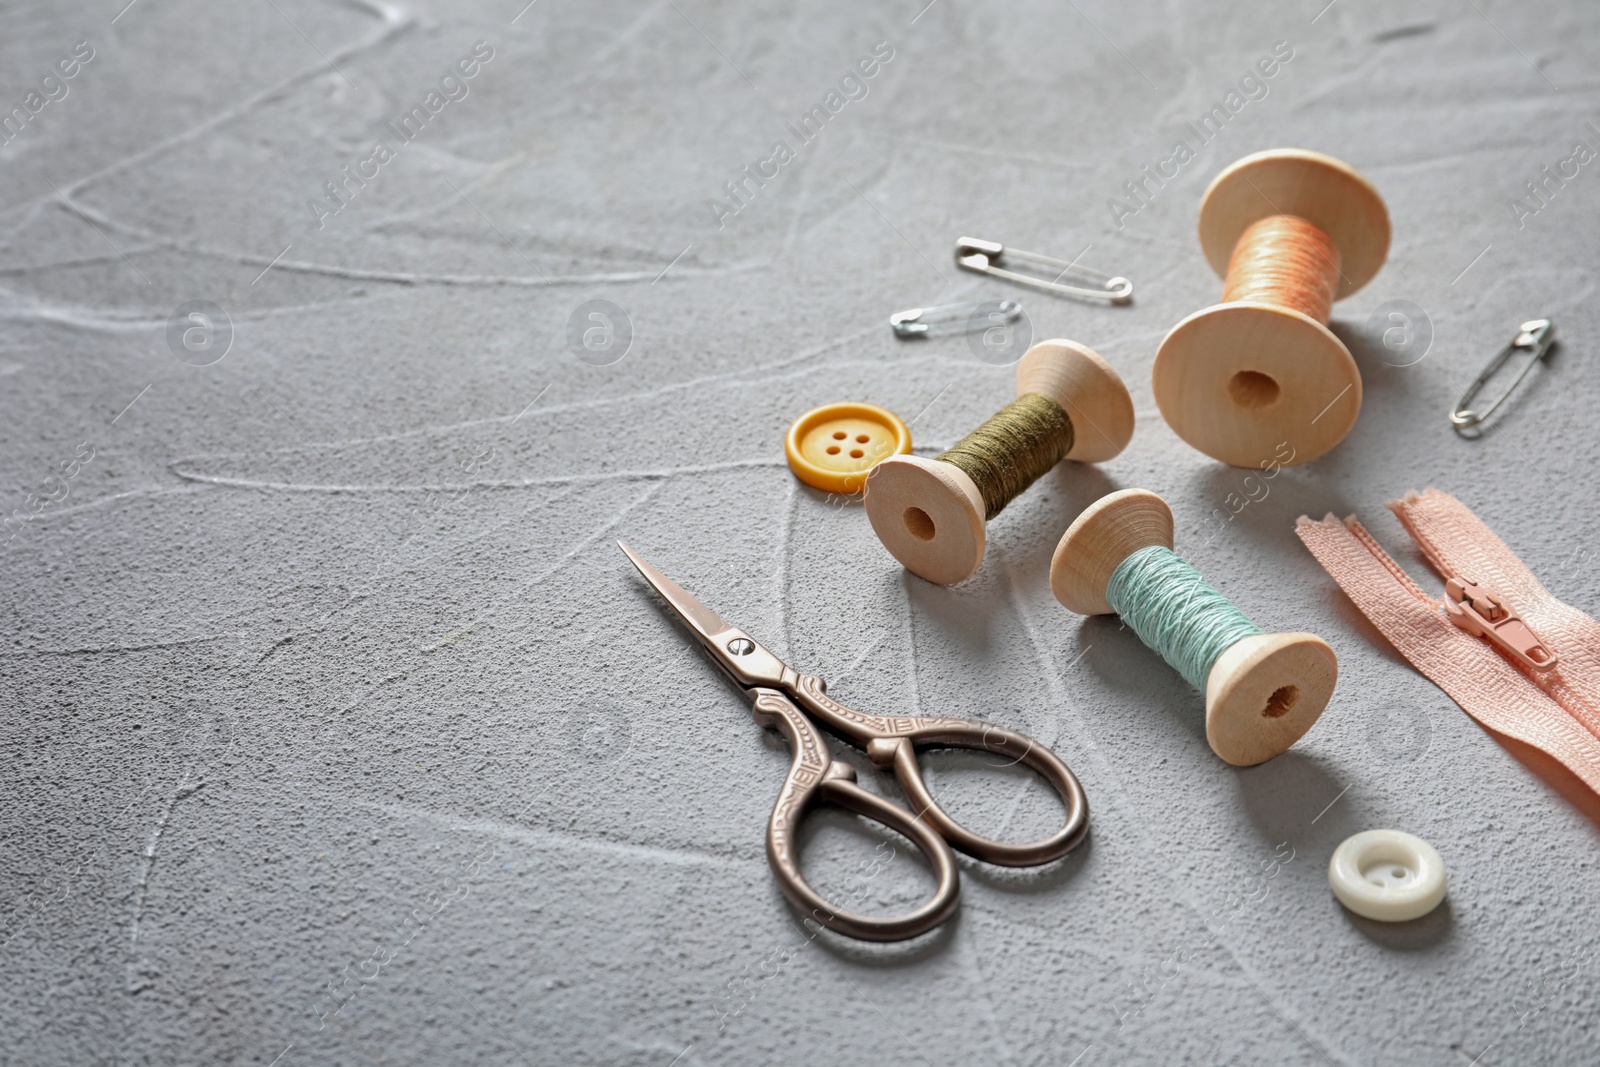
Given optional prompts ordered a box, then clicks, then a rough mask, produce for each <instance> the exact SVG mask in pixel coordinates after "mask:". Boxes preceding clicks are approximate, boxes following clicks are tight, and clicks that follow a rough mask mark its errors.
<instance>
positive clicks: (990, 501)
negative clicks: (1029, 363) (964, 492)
mask: <svg viewBox="0 0 1600 1067" xmlns="http://www.w3.org/2000/svg"><path fill="white" fill-rule="evenodd" d="M1070 451H1072V420H1071V419H1070V418H1068V417H1067V413H1066V412H1065V411H1063V410H1061V405H1060V404H1057V403H1056V402H1055V401H1054V400H1052V399H1050V398H1049V397H1048V396H1045V395H1044V394H1043V393H1023V394H1022V395H1021V396H1019V397H1017V398H1016V399H1015V400H1013V401H1012V402H1011V403H1009V404H1007V405H1006V406H1005V407H1003V408H1001V409H1000V410H999V411H997V412H995V413H994V415H993V416H992V417H991V418H990V419H989V421H988V422H985V423H984V424H983V425H982V426H979V427H978V428H977V429H976V430H973V431H972V432H971V433H969V434H967V436H965V437H963V438H962V439H961V440H959V441H957V442H956V443H955V445H954V447H952V448H951V449H950V450H949V451H947V452H945V453H944V454H943V455H941V456H940V457H939V459H940V460H941V461H942V462H945V463H949V464H953V465H954V466H956V467H959V468H960V469H961V472H962V473H963V474H965V475H966V476H967V477H968V478H971V479H972V484H974V485H976V486H977V487H978V492H979V493H980V494H981V495H982V496H983V509H984V516H983V517H984V518H985V519H992V518H994V517H995V516H996V515H998V514H1000V509H1001V508H1003V507H1005V506H1006V505H1007V504H1009V503H1011V501H1013V500H1015V499H1016V498H1017V497H1018V496H1019V495H1021V493H1022V491H1023V490H1024V489H1026V488H1028V486H1030V485H1032V484H1033V483H1034V481H1035V480H1037V479H1038V478H1039V477H1040V476H1041V475H1043V474H1044V473H1045V472H1046V471H1048V470H1049V469H1050V468H1051V467H1054V466H1055V465H1056V464H1057V463H1060V462H1061V460H1062V458H1063V457H1065V456H1066V454H1067V453H1068V452H1070Z"/></svg>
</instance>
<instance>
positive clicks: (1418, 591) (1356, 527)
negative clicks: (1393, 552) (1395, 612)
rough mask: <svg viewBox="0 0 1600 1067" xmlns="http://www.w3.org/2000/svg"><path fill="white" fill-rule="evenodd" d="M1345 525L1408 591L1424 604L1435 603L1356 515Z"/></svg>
mask: <svg viewBox="0 0 1600 1067" xmlns="http://www.w3.org/2000/svg"><path fill="white" fill-rule="evenodd" d="M1402 521H1404V520H1402ZM1344 525H1345V529H1347V530H1349V531H1350V533H1351V535H1352V536H1353V537H1355V539H1356V540H1357V541H1360V542H1361V545H1362V547H1363V548H1365V549H1366V550H1367V551H1368V552H1371V553H1372V555H1373V557H1374V558H1375V559H1377V561H1378V562H1379V563H1381V564H1383V568H1384V570H1386V571H1388V572H1389V573H1390V574H1392V575H1394V579H1395V581H1397V582H1399V583H1400V584H1401V585H1402V586H1404V587H1405V589H1406V591H1407V592H1409V593H1410V594H1411V595H1412V596H1414V597H1416V598H1417V599H1418V600H1420V601H1422V602H1423V603H1424V604H1430V605H1431V604H1433V602H1434V601H1433V597H1431V596H1429V595H1428V594H1427V593H1425V592H1423V591H1422V586H1420V585H1418V584H1417V583H1416V582H1414V581H1412V579H1411V575H1409V574H1407V573H1406V572H1405V570H1404V569H1403V568H1402V567H1401V566H1400V564H1398V563H1396V562H1395V561H1394V559H1393V558H1392V557H1391V556H1390V555H1389V553H1387V552H1385V551H1384V550H1383V546H1382V545H1380V544H1378V541H1377V539H1376V538H1375V537H1373V536H1372V535H1371V534H1370V533H1368V532H1367V528H1366V527H1365V526H1363V525H1361V523H1360V522H1358V521H1356V517H1355V516H1354V515H1352V516H1350V517H1349V518H1348V519H1345V520H1344ZM1407 529H1409V527H1407ZM1412 536H1413V537H1414V536H1416V535H1415V534H1413V535H1412Z"/></svg>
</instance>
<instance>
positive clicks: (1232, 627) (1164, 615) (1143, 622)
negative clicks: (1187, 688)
mask: <svg viewBox="0 0 1600 1067" xmlns="http://www.w3.org/2000/svg"><path fill="white" fill-rule="evenodd" d="M1106 602H1107V603H1108V604H1110V605H1111V609H1112V610H1113V611H1115V612H1116V613H1117V614H1118V615H1120V616H1122V621H1123V622H1125V623H1127V624H1128V625H1129V626H1131V627H1133V632H1134V633H1136V634H1138V635H1139V640H1141V641H1143V642H1144V643H1145V644H1146V645H1148V646H1150V647H1151V648H1153V649H1155V650H1156V651H1157V652H1159V653H1161V658H1162V659H1164V660H1166V661H1167V662H1168V663H1170V664H1171V665H1172V666H1173V668H1175V669H1176V670H1177V672H1178V673H1179V674H1181V675H1183V676H1184V678H1186V679H1188V682H1189V684H1190V685H1192V686H1194V687H1195V688H1196V689H1198V690H1200V691H1201V692H1202V693H1203V692H1205V691H1206V678H1207V676H1208V675H1210V673H1211V668H1212V666H1214V665H1215V664H1216V662H1217V658H1218V657H1219V656H1221V655H1222V654H1223V653H1224V652H1226V651H1227V650H1228V649H1230V648H1232V647H1233V646H1234V645H1236V644H1238V643H1239V642H1240V641H1242V640H1244V639H1245V638H1246V637H1250V636H1253V635H1255V634H1259V633H1263V632H1264V631H1263V630H1262V629H1261V628H1260V627H1258V626H1257V625H1256V624H1255V623H1253V622H1251V621H1250V620H1249V619H1247V618H1245V615H1244V612H1242V611H1240V610H1239V609H1238V608H1237V607H1235V606H1234V604H1233V601H1231V600H1229V599H1228V598H1227V597H1225V596H1223V595H1222V594H1221V593H1219V592H1217V591H1216V590H1215V589H1213V588H1211V586H1210V585H1208V584H1207V583H1206V580H1205V579H1204V578H1203V577H1201V576H1200V572H1199V571H1197V570H1195V569H1194V568H1193V567H1191V566H1189V565H1188V564H1187V563H1185V562H1184V561H1183V560H1181V559H1179V558H1178V557H1177V555H1176V554H1174V553H1173V551H1172V549H1170V548H1167V547H1166V546H1165V545H1149V546H1147V547H1145V548H1141V549H1140V550H1139V551H1137V552H1135V553H1133V555H1131V556H1129V557H1128V558H1127V559H1125V560H1123V561H1122V562H1121V563H1119V564H1117V569H1116V570H1114V571H1112V572H1111V580H1110V581H1109V582H1107V583H1106Z"/></svg>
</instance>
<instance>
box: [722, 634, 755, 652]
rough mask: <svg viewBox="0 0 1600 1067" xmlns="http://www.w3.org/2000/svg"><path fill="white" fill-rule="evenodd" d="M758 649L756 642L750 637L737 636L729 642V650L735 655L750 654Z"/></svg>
mask: <svg viewBox="0 0 1600 1067" xmlns="http://www.w3.org/2000/svg"><path fill="white" fill-rule="evenodd" d="M755 650H756V643H755V642H754V641H752V640H750V639H749V638H748V637H735V638H734V639H733V640H732V641H729V642H728V651H729V652H732V653H733V654H734V655H735V656H748V655H749V654H750V653H752V652H754V651H755Z"/></svg>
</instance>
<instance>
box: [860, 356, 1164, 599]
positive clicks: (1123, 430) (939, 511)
mask: <svg viewBox="0 0 1600 1067" xmlns="http://www.w3.org/2000/svg"><path fill="white" fill-rule="evenodd" d="M1028 393H1043V394H1044V395H1045V396H1048V397H1049V398H1050V399H1052V400H1053V401H1055V402H1056V403H1057V404H1058V405H1060V407H1061V410H1062V411H1064V412H1066V414H1067V417H1068V418H1069V419H1070V420H1071V422H1072V447H1071V448H1070V449H1069V450H1068V451H1067V453H1066V456H1065V458H1066V459H1070V460H1076V461H1078V462H1080V463H1099V462H1102V461H1104V460H1108V459H1110V458H1111V457H1113V456H1115V455H1117V454H1118V453H1119V452H1121V451H1122V450H1123V449H1124V448H1126V447H1127V446H1128V441H1129V440H1130V439H1131V438H1132V437H1133V399H1132V398H1131V397H1130V396H1129V395H1128V387H1127V386H1126V385H1124V384H1123V382H1122V378H1121V377H1120V376H1119V375H1118V374H1117V372H1116V371H1115V370H1113V369H1112V368H1111V365H1110V364H1109V363H1107V362H1106V361H1105V360H1104V359H1103V358H1101V356H1100V355H1099V353H1097V352H1095V351H1094V350H1093V349H1091V348H1088V347H1087V346H1085V345H1080V344H1078V343H1077V342H1075V341H1063V340H1055V341H1041V342H1039V343H1038V344H1036V345H1034V346H1033V347H1032V348H1030V349H1028V351H1027V353H1026V354H1024V355H1023V357H1022V359H1021V360H1020V361H1019V362H1018V363H1017V396H1018V397H1022V396H1024V395H1026V394H1028ZM1002 506H1004V505H1002ZM866 510H867V518H868V519H870V520H871V522H872V529H873V532H874V533H876V534H877V535H878V540H879V541H882V542H883V545H884V547H885V548H887V549H888V550H889V552H890V553H891V554H892V555H893V556H894V558H895V559H897V560H899V561H900V562H901V563H902V564H903V565H904V566H905V568H906V569H907V570H909V571H910V572H911V573H912V574H915V575H917V576H918V577H921V578H925V579H927V580H928V581H930V582H935V583H937V584H939V585H954V584H956V583H957V582H960V581H964V580H965V579H967V578H970V577H971V576H972V575H973V574H975V573H976V572H977V570H978V568H979V567H980V566H981V565H982V564H983V553H984V545H985V535H984V524H985V522H986V521H987V517H988V516H987V514H986V508H985V505H984V500H983V495H982V493H980V492H979V489H978V486H977V484H976V483H975V482H974V481H973V480H972V479H971V478H970V477H968V475H967V474H966V472H965V471H963V470H961V468H959V467H957V466H955V465H954V464H953V463H948V462H945V461H943V460H939V459H923V458H922V457H920V456H891V457H889V458H888V459H886V460H884V461H883V462H882V463H879V464H878V465H877V466H876V467H874V468H873V469H872V473H871V474H869V475H868V476H867V485H866Z"/></svg>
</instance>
